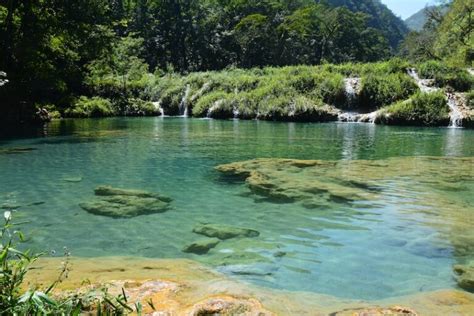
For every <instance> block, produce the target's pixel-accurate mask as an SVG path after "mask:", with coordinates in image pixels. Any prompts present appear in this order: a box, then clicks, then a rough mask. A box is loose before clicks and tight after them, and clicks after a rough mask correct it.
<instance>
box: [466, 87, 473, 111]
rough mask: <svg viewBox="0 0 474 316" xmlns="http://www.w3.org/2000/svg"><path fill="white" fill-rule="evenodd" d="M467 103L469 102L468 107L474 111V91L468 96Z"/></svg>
mask: <svg viewBox="0 0 474 316" xmlns="http://www.w3.org/2000/svg"><path fill="white" fill-rule="evenodd" d="M466 102H467V106H468V107H469V108H470V109H471V110H474V90H471V91H469V92H468V93H467V94H466Z"/></svg>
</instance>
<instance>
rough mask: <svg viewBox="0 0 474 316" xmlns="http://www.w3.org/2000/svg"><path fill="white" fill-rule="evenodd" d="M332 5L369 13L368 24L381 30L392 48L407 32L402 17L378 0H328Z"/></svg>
mask: <svg viewBox="0 0 474 316" xmlns="http://www.w3.org/2000/svg"><path fill="white" fill-rule="evenodd" d="M327 2H328V3H329V4H330V5H332V6H335V7H337V6H345V7H347V8H348V9H350V10H351V11H355V12H364V13H366V14H368V15H369V17H370V19H369V26H371V27H373V28H375V29H378V30H380V31H382V33H383V34H384V35H385V37H386V38H387V39H388V41H389V43H390V46H392V48H397V47H398V45H399V44H400V42H401V41H402V40H403V39H404V37H405V35H406V34H407V33H408V32H409V29H408V27H407V26H406V24H405V23H404V22H403V20H402V19H400V18H399V17H397V16H396V15H395V14H394V13H393V12H392V11H391V10H390V9H389V8H387V6H386V5H384V4H383V3H382V2H380V0H328V1H327Z"/></svg>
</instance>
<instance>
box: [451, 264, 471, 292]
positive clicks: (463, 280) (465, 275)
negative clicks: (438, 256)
mask: <svg viewBox="0 0 474 316" xmlns="http://www.w3.org/2000/svg"><path fill="white" fill-rule="evenodd" d="M453 270H454V273H455V274H456V281H457V283H458V285H459V287H460V288H462V289H464V290H466V291H470V292H472V291H474V261H471V262H470V263H469V264H466V265H455V266H454V268H453Z"/></svg>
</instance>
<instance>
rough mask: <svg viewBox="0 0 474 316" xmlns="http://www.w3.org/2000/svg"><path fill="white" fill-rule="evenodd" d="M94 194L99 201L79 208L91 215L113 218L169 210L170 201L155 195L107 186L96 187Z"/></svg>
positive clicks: (87, 203)
mask: <svg viewBox="0 0 474 316" xmlns="http://www.w3.org/2000/svg"><path fill="white" fill-rule="evenodd" d="M95 194H96V195H97V196H99V197H100V199H97V200H94V201H91V202H85V203H81V204H79V206H80V207H81V208H82V209H83V210H85V211H87V212H89V213H91V214H95V215H102V216H108V217H114V218H129V217H135V216H139V215H146V214H154V213H163V212H165V211H167V210H168V209H169V201H171V199H169V198H166V197H162V196H160V195H158V194H155V193H150V192H146V191H139V190H125V189H117V188H112V187H109V186H100V187H98V188H97V189H96V190H95Z"/></svg>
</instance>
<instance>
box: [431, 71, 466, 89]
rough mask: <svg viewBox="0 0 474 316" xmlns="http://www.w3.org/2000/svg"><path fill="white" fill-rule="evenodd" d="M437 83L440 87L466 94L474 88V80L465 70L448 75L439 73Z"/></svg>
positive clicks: (436, 78) (436, 76)
mask: <svg viewBox="0 0 474 316" xmlns="http://www.w3.org/2000/svg"><path fill="white" fill-rule="evenodd" d="M435 83H436V85H437V86H438V87H451V88H453V89H454V90H455V91H459V92H465V91H469V90H471V89H472V88H474V78H473V76H471V75H470V74H469V73H468V72H467V71H466V70H465V69H458V70H456V71H450V72H447V73H437V74H436V75H435Z"/></svg>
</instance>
